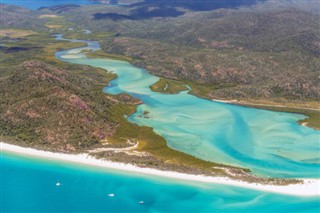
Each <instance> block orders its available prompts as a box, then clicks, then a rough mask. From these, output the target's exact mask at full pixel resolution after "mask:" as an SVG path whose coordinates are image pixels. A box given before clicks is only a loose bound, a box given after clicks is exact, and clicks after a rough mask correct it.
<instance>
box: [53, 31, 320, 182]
mask: <svg viewBox="0 0 320 213" xmlns="http://www.w3.org/2000/svg"><path fill="white" fill-rule="evenodd" d="M57 39H58V40H67V41H70V42H86V43H87V46H86V47H80V48H75V49H71V50H65V51H60V52H57V53H56V57H57V58H58V59H60V60H62V61H65V62H69V63H74V64H83V65H89V66H93V67H98V68H102V69H105V70H108V71H111V72H113V73H115V74H117V76H118V78H117V79H115V80H113V81H111V82H110V83H109V85H108V86H107V87H105V88H104V89H103V91H104V92H105V93H108V94H114V95H115V94H120V93H126V94H129V95H132V96H134V97H135V98H138V99H140V100H141V101H142V102H143V104H141V105H139V106H138V107H137V111H136V113H134V114H132V115H131V116H129V117H128V120H129V121H130V122H133V123H136V124H138V125H140V126H149V127H152V128H153V130H154V132H155V133H157V134H159V135H161V136H162V137H164V138H165V139H166V141H167V144H168V146H169V147H171V148H172V149H175V150H179V151H182V152H184V153H187V154H190V155H193V156H195V157H197V158H200V159H204V160H208V161H212V162H217V163H223V164H229V165H234V166H240V167H244V168H249V169H251V170H252V172H253V173H254V174H256V175H262V176H269V177H278V178H288V177H290V178H291V177H295V178H306V177H307V178H319V177H320V154H319V153H320V152H319V151H320V131H317V130H314V129H311V128H308V127H305V126H301V125H299V124H297V121H298V120H300V119H303V118H305V116H304V115H301V114H293V113H283V112H273V111H267V110H260V109H253V108H248V107H242V106H236V105H231V104H227V103H220V102H215V101H210V100H206V99H202V98H199V97H196V96H193V95H191V94H189V93H188V92H189V91H183V92H180V93H179V94H173V95H171V94H162V93H158V92H153V91H151V89H150V86H151V85H152V84H154V83H156V82H157V81H158V80H159V78H158V77H156V76H153V75H151V74H150V73H149V72H148V71H147V70H145V69H142V68H138V67H136V66H134V65H132V64H130V63H128V62H124V61H117V60H109V59H99V58H87V57H86V55H85V53H84V52H83V51H84V50H90V51H96V50H99V49H100V47H99V43H98V42H95V41H83V40H71V39H64V38H62V36H61V35H58V36H57ZM144 112H148V117H144V116H143V115H144Z"/></svg>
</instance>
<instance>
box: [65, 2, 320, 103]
mask: <svg viewBox="0 0 320 213" xmlns="http://www.w3.org/2000/svg"><path fill="white" fill-rule="evenodd" d="M177 9H179V8H177ZM132 10H133V9H132V8H127V7H124V8H123V7H102V6H100V7H96V6H94V7H82V8H78V9H75V10H71V11H69V12H68V13H64V14H63V15H64V16H65V17H66V18H67V19H68V20H69V21H71V22H73V23H76V22H77V23H80V26H81V27H83V28H88V29H91V30H93V31H105V32H114V33H116V35H117V36H116V37H111V38H110V37H109V38H106V39H101V40H100V42H101V44H102V47H103V51H105V52H107V53H112V54H120V55H126V56H130V57H132V58H135V59H137V60H136V62H134V63H136V64H137V65H139V66H143V67H145V68H147V69H148V70H150V71H151V72H153V73H154V74H156V75H159V76H164V77H167V78H173V79H179V80H184V81H193V82H197V83H200V84H205V85H207V86H209V87H210V86H213V85H214V86H215V87H214V89H211V91H210V92H209V93H207V94H209V96H210V97H214V98H255V99H264V98H285V99H288V100H319V99H320V95H319V94H320V85H319V81H318V79H319V71H320V64H319V60H318V57H319V55H320V45H319V44H320V36H319V35H320V24H319V23H320V17H319V15H318V14H316V13H313V12H310V11H307V10H303V9H301V8H291V7H284V8H280V9H266V8H264V9H254V8H250V9H248V8H246V9H238V10H234V9H218V10H213V11H200V12H199V11H197V12H194V11H190V10H182V9H181V8H180V9H179V11H184V14H183V15H179V16H177V17H166V18H165V17H153V18H146V19H134V18H132V17H131V18H128V17H130V16H131V13H132ZM79 20H81V22H78V21H79ZM217 87H218V89H217Z"/></svg>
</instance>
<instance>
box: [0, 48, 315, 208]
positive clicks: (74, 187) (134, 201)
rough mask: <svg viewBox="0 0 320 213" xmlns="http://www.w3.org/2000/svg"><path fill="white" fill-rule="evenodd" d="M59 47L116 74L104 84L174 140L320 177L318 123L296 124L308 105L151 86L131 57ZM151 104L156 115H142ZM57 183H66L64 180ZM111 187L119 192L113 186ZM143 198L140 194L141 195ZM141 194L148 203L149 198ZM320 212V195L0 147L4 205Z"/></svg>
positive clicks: (221, 158)
mask: <svg viewBox="0 0 320 213" xmlns="http://www.w3.org/2000/svg"><path fill="white" fill-rule="evenodd" d="M88 45H89V47H85V48H77V49H74V50H68V51H62V52H58V53H57V54H56V56H57V57H58V58H59V59H61V60H64V61H67V62H71V63H77V64H87V65H92V66H95V67H100V68H104V69H107V70H109V71H112V72H114V73H116V74H117V75H118V78H117V79H115V80H113V81H112V82H111V83H110V85H109V86H108V87H106V88H105V89H104V91H105V92H106V93H110V94H119V93H122V92H125V93H128V94H130V95H133V96H135V97H137V98H140V99H141V100H142V101H143V102H144V104H142V105H139V107H138V109H137V112H136V113H135V114H133V115H132V116H130V117H129V120H130V121H131V122H134V123H137V124H139V125H147V126H151V127H153V128H154V130H155V132H157V133H158V134H160V135H162V136H163V137H164V138H165V139H166V140H167V141H168V144H169V145H170V146H171V147H172V148H174V149H177V150H180V151H183V152H186V153H189V154H192V155H194V156H197V157H200V158H203V159H208V160H212V161H217V162H223V163H230V164H233V165H239V166H244V167H247V168H250V169H252V170H253V171H254V172H255V173H257V174H263V175H269V176H278V177H319V176H320V175H319V131H315V130H312V129H310V128H307V127H303V126H299V125H297V124H296V121H297V120H299V119H302V118H304V116H303V115H298V114H288V113H277V112H270V111H264V110H256V109H251V108H244V107H239V106H233V105H228V104H223V103H218V102H213V101H209V100H204V99H200V98H197V97H194V96H192V95H189V94H187V92H182V93H180V94H177V95H164V94H160V93H154V92H152V91H151V90H150V89H149V86H150V85H151V84H153V83H154V82H156V81H157V80H158V78H157V77H155V76H152V75H150V74H149V73H148V72H147V71H146V70H143V69H140V68H137V67H135V66H133V65H131V64H129V63H126V62H120V61H114V60H105V59H94V58H90V59H88V58H86V57H85V56H84V55H83V54H81V53H79V52H80V51H82V50H83V49H93V50H96V49H99V45H98V43H96V42H89V43H88ZM144 111H148V112H149V114H148V116H149V117H150V118H144V117H143V112H144ZM57 183H59V184H58V185H57ZM112 195H113V196H112ZM139 202H140V203H139ZM142 202H143V203H142ZM222 211H223V212H319V211H320V199H319V197H296V196H287V195H281V194H272V193H267V192H262V191H255V190H251V189H245V188H237V187H232V186H225V185H217V184H205V183H193V182H186V181H178V180H174V179H168V178H159V177H153V176H147V175H139V174H135V173H129V172H117V171H114V170H108V169H99V168H92V167H87V166H82V165H76V164H68V163H65V162H59V161H49V160H44V159H37V158H30V157H23V156H18V155H15V154H9V153H5V152H2V153H1V211H0V212H24V213H25V212H77V213H79V212H91V213H92V212H150V213H153V212H154V213H156V212H199V213H200V212H208V213H209V212H210V213H211V212H222Z"/></svg>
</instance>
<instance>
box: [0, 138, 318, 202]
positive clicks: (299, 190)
mask: <svg viewBox="0 0 320 213" xmlns="http://www.w3.org/2000/svg"><path fill="white" fill-rule="evenodd" d="M0 148H1V153H2V152H3V151H6V152H9V153H10V152H11V153H16V154H20V155H27V156H35V157H40V158H45V159H47V160H48V159H52V160H58V161H67V162H72V163H76V164H85V165H89V166H95V167H100V168H108V169H114V170H118V171H127V172H134V173H137V174H139V173H140V174H145V175H151V176H157V177H165V178H170V179H178V180H186V181H193V182H203V183H212V184H223V185H230V186H235V187H241V188H248V189H253V190H259V191H266V192H271V193H279V194H287V195H295V196H320V179H300V180H303V184H291V185H285V186H276V185H263V184H259V183H247V182H243V181H238V180H232V179H230V178H227V177H209V176H202V175H191V174H184V173H178V172H173V171H162V170H156V169H151V168H141V167H137V166H135V165H131V164H125V163H118V162H112V161H107V160H100V159H97V158H94V157H92V156H89V155H88V154H85V153H84V154H77V155H75V154H64V153H54V152H48V151H42V150H37V149H33V148H25V147H21V146H17V145H11V144H7V143H4V142H0Z"/></svg>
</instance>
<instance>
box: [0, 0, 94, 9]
mask: <svg viewBox="0 0 320 213" xmlns="http://www.w3.org/2000/svg"><path fill="white" fill-rule="evenodd" d="M0 3H1V4H13V5H18V6H21V7H26V8H29V9H33V10H35V9H38V8H40V7H50V6H55V5H61V4H80V5H81V4H97V3H94V2H91V1H89V0H0Z"/></svg>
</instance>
